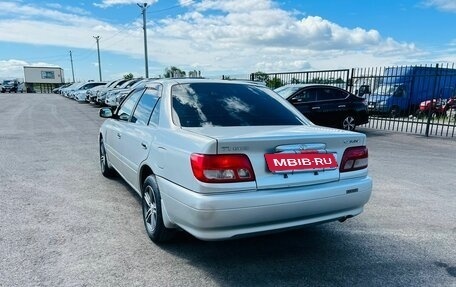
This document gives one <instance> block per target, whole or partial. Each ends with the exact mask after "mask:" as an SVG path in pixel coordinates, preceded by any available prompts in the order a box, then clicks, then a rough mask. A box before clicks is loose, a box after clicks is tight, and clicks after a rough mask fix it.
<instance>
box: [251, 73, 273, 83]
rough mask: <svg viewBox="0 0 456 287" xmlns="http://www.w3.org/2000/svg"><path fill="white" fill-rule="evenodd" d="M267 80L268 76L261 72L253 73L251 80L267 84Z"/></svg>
mask: <svg viewBox="0 0 456 287" xmlns="http://www.w3.org/2000/svg"><path fill="white" fill-rule="evenodd" d="M268 79H269V75H268V74H266V73H263V72H261V71H258V72H255V73H253V80H254V81H261V82H265V83H266V82H267V81H268Z"/></svg>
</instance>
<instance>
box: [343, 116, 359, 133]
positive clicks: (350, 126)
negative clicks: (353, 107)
mask: <svg viewBox="0 0 456 287" xmlns="http://www.w3.org/2000/svg"><path fill="white" fill-rule="evenodd" d="M341 127H342V129H344V130H347V131H354V130H355V128H356V119H355V117H354V116H353V115H347V116H345V117H344V119H343V120H342V123H341Z"/></svg>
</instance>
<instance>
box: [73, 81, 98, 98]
mask: <svg viewBox="0 0 456 287" xmlns="http://www.w3.org/2000/svg"><path fill="white" fill-rule="evenodd" d="M104 85H106V82H87V83H85V84H83V85H81V86H79V87H78V88H76V89H74V90H73V91H70V92H69V98H71V99H74V100H76V101H78V102H85V100H86V95H87V90H89V89H91V88H93V87H96V86H104Z"/></svg>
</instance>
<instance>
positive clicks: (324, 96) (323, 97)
mask: <svg viewBox="0 0 456 287" xmlns="http://www.w3.org/2000/svg"><path fill="white" fill-rule="evenodd" d="M346 97H347V93H346V92H344V91H341V90H338V89H332V88H321V89H318V95H317V99H318V100H319V101H329V100H342V99H345V98H346Z"/></svg>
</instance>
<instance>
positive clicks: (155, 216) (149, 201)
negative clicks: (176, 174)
mask: <svg viewBox="0 0 456 287" xmlns="http://www.w3.org/2000/svg"><path fill="white" fill-rule="evenodd" d="M141 205H142V215H143V221H144V227H145V229H146V233H147V235H148V236H149V238H150V239H151V240H152V241H153V242H155V243H161V242H166V241H168V240H170V239H171V238H172V237H173V235H174V234H175V230H174V229H170V228H166V226H165V224H164V223H163V212H162V206H161V196H160V191H159V189H158V184H157V181H156V179H155V176H153V175H150V176H148V177H147V178H146V180H145V181H144V184H143V188H142V191H141Z"/></svg>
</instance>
